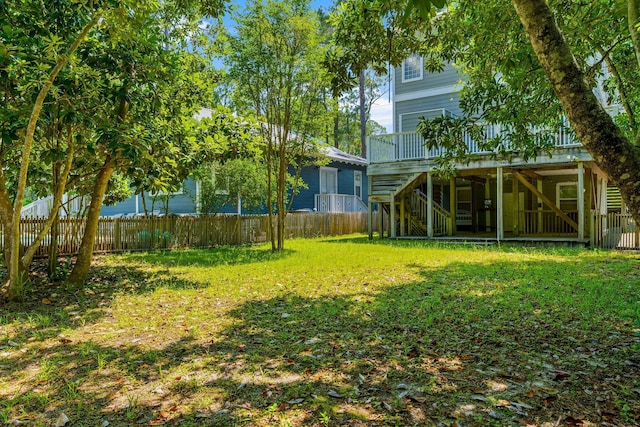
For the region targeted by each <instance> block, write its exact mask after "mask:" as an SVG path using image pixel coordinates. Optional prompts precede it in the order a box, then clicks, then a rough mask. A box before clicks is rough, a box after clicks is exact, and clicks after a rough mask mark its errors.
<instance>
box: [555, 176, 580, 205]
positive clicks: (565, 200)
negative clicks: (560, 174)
mask: <svg viewBox="0 0 640 427" xmlns="http://www.w3.org/2000/svg"><path fill="white" fill-rule="evenodd" d="M556 205H557V206H558V207H559V208H560V210H561V211H563V212H571V211H574V212H575V211H577V210H578V186H577V184H576V183H575V182H559V183H557V184H556Z"/></svg>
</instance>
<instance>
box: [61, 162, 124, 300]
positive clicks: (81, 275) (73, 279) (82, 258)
mask: <svg viewBox="0 0 640 427" xmlns="http://www.w3.org/2000/svg"><path fill="white" fill-rule="evenodd" d="M114 167H115V161H114V160H113V159H110V158H109V159H107V161H106V162H105V165H104V166H103V167H102V169H100V172H99V173H98V176H97V177H96V182H95V184H94V186H93V192H92V193H91V204H90V205H89V215H88V216H87V223H86V226H85V229H84V235H83V236H82V242H81V243H80V249H78V258H77V260H76V263H75V265H74V266H73V270H71V274H70V275H69V277H68V278H67V283H68V284H69V285H71V286H77V287H79V286H82V285H83V284H84V281H85V280H86V278H87V274H89V268H90V267H91V258H92V257H93V246H94V244H95V242H96V233H97V231H98V220H99V219H100V209H101V208H102V199H103V197H104V194H105V192H106V191H107V185H108V184H109V179H110V178H111V175H112V174H113V171H114Z"/></svg>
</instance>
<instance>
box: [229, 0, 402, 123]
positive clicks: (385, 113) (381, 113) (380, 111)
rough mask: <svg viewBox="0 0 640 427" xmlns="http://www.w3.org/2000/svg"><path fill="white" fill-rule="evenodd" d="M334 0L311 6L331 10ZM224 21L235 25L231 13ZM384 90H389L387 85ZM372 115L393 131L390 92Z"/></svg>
mask: <svg viewBox="0 0 640 427" xmlns="http://www.w3.org/2000/svg"><path fill="white" fill-rule="evenodd" d="M332 3H333V1H332V0H314V1H312V2H311V6H312V7H313V8H314V9H318V8H322V9H324V10H325V11H329V10H330V9H331V5H332ZM229 4H230V5H233V6H234V7H237V8H238V9H239V10H242V9H243V8H244V6H245V4H246V2H245V0H240V1H233V2H231V3H229ZM223 20H224V23H225V25H227V26H233V20H232V19H231V18H230V16H229V14H227V15H226V16H225V17H224V18H223ZM384 90H388V87H386V88H385V89H384ZM371 117H372V119H373V120H375V121H376V122H378V123H380V125H382V126H383V127H385V128H386V129H387V132H393V112H392V105H391V103H390V102H389V94H388V93H385V94H384V95H383V96H382V97H381V98H380V99H378V101H376V103H375V104H374V105H373V106H372V108H371Z"/></svg>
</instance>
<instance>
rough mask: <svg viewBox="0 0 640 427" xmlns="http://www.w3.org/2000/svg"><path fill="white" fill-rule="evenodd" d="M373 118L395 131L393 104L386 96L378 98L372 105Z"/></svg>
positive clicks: (389, 130) (389, 129) (388, 129)
mask: <svg viewBox="0 0 640 427" xmlns="http://www.w3.org/2000/svg"><path fill="white" fill-rule="evenodd" d="M371 118H372V119H373V120H375V121H376V122H378V123H380V124H381V125H382V126H384V127H385V128H387V132H389V133H391V132H393V104H392V103H391V102H389V100H388V99H387V98H386V97H382V98H380V99H378V100H377V101H376V102H375V103H374V104H373V106H372V107H371Z"/></svg>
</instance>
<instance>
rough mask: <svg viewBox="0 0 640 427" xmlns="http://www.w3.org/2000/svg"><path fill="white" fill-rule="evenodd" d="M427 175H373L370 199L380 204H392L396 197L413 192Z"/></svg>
mask: <svg viewBox="0 0 640 427" xmlns="http://www.w3.org/2000/svg"><path fill="white" fill-rule="evenodd" d="M425 176H426V174H425V173H397V174H389V175H373V176H370V177H369V179H370V180H371V194H369V198H370V199H371V200H373V201H375V202H378V203H391V197H392V195H393V196H394V197H396V196H399V195H401V194H402V193H403V192H406V191H411V190H413V189H414V188H415V187H417V186H419V185H420V184H421V183H422V182H423V181H424V179H425Z"/></svg>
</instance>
